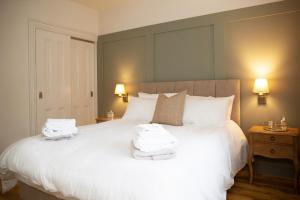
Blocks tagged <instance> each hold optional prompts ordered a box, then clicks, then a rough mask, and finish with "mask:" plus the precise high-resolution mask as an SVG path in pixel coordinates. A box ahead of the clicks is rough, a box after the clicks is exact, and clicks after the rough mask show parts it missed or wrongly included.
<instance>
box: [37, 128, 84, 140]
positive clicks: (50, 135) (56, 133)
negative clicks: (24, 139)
mask: <svg viewBox="0 0 300 200" xmlns="http://www.w3.org/2000/svg"><path fill="white" fill-rule="evenodd" d="M42 133H43V135H44V136H45V137H46V139H51V140H58V139H61V138H71V137H73V136H75V135H76V134H77V133H78V128H77V127H73V128H69V129H60V130H53V129H49V128H46V127H44V128H43V130H42Z"/></svg>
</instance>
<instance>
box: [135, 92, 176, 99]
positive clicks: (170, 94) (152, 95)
mask: <svg viewBox="0 0 300 200" xmlns="http://www.w3.org/2000/svg"><path fill="white" fill-rule="evenodd" d="M162 94H164V95H166V96H167V97H171V96H174V95H176V94H178V93H162ZM158 95H159V94H149V93H144V92H139V93H138V96H139V97H141V98H147V99H157V97H158Z"/></svg>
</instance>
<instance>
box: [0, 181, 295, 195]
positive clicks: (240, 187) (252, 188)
mask: <svg viewBox="0 0 300 200" xmlns="http://www.w3.org/2000/svg"><path fill="white" fill-rule="evenodd" d="M0 200H20V197H19V195H18V188H17V187H16V188H14V189H13V190H11V191H10V192H8V193H6V194H5V195H0ZM227 200H300V196H299V195H295V194H293V193H291V192H284V191H282V190H279V189H274V188H271V187H268V186H259V185H255V184H253V185H250V184H248V183H247V181H245V180H237V181H236V182H235V184H234V186H233V187H232V188H231V189H230V190H229V191H228V195H227Z"/></svg>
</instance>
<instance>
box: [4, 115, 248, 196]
mask: <svg viewBox="0 0 300 200" xmlns="http://www.w3.org/2000/svg"><path fill="white" fill-rule="evenodd" d="M140 123H144V122H143V121H130V120H114V121H110V122H106V123H101V124H96V125H89V126H82V127H80V128H79V135H78V136H76V137H75V138H73V139H71V140H62V141H47V140H45V139H43V138H42V136H41V135H39V136H35V137H30V138H27V139H24V140H21V141H19V142H17V143H15V144H14V145H12V146H10V147H9V148H8V149H7V150H6V151H5V152H4V153H3V154H2V157H1V159H0V161H1V162H0V167H1V168H6V169H9V170H11V171H13V172H15V173H16V174H17V175H18V177H19V179H20V180H22V181H23V182H25V183H26V184H29V185H31V186H33V187H38V188H42V189H43V190H45V191H48V192H50V193H53V194H56V195H59V196H61V197H63V198H65V199H68V198H72V199H88V200H102V199H103V200H167V199H172V200H183V199H189V200H201V199H214V200H218V199H220V200H221V199H226V190H227V189H229V188H230V187H231V186H232V185H233V182H234V181H233V177H234V175H235V174H236V173H237V171H238V170H239V169H241V168H242V167H244V165H245V163H246V149H247V140H246V138H245V136H244V134H243V132H242V131H241V129H240V128H239V126H238V125H237V124H236V123H235V122H233V121H228V122H227V123H226V125H225V126H224V127H206V128H201V127H199V126H194V125H190V126H181V127H175V126H167V125H164V127H165V128H166V129H167V130H169V131H170V132H171V133H172V134H173V135H174V136H175V137H177V138H178V139H179V141H180V146H179V150H178V154H177V156H176V158H174V159H170V160H161V161H151V160H135V159H133V158H132V157H131V152H130V144H131V139H132V137H133V134H134V131H133V129H134V127H135V126H136V125H138V124H140Z"/></svg>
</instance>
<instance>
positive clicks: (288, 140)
mask: <svg viewBox="0 0 300 200" xmlns="http://www.w3.org/2000/svg"><path fill="white" fill-rule="evenodd" d="M298 137H299V129H298V128H288V130H287V131H285V132H273V131H266V130H264V127H263V126H252V127H251V128H250V129H249V130H248V140H249V155H248V166H249V173H250V179H249V182H250V184H252V182H253V166H252V162H253V160H254V159H253V158H254V156H256V155H258V156H263V157H267V158H272V159H288V160H292V161H293V163H294V171H295V175H294V187H295V190H296V192H298V173H299V169H298V168H299V160H298V159H299V158H298V139H299V138H298Z"/></svg>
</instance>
